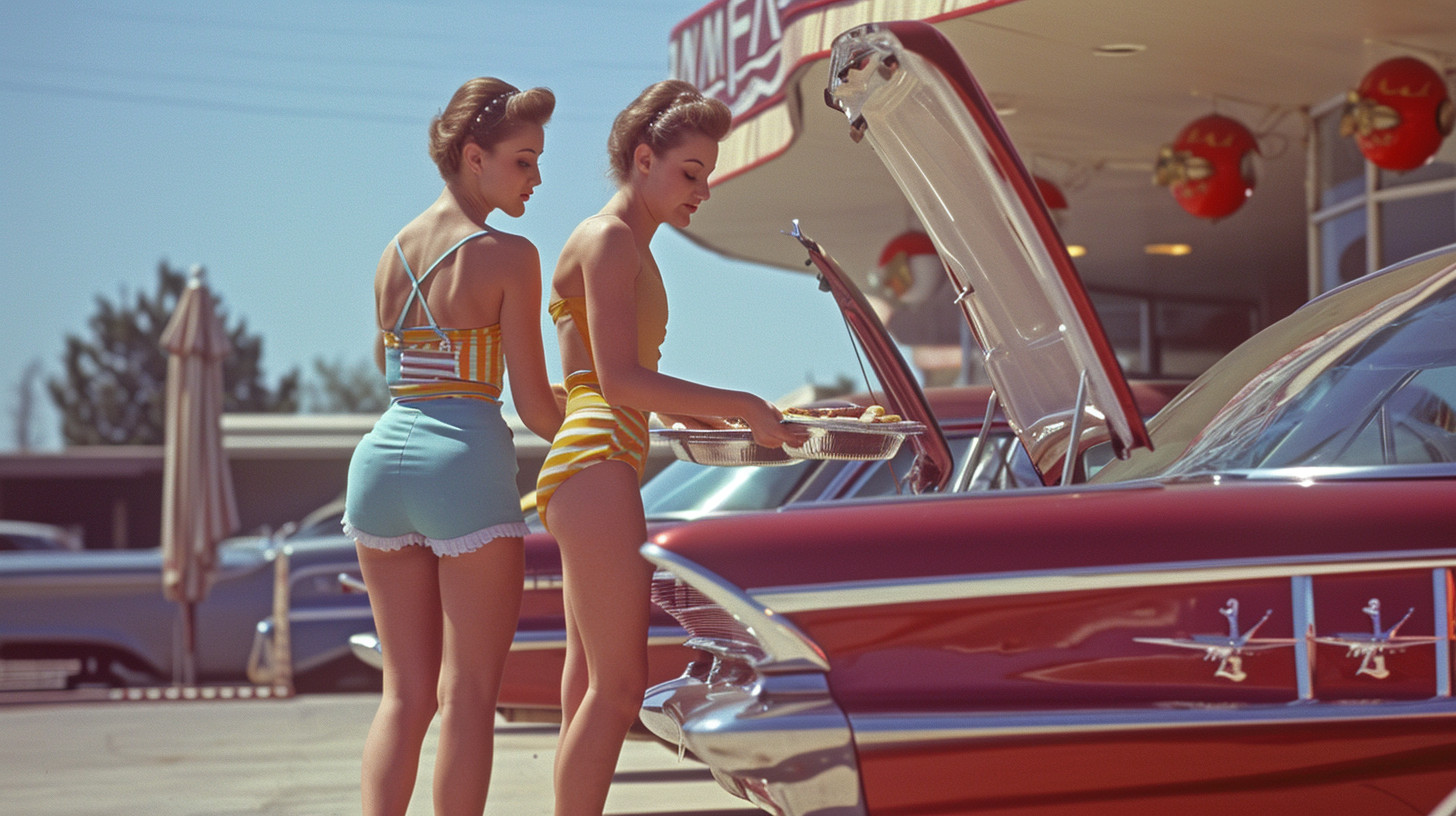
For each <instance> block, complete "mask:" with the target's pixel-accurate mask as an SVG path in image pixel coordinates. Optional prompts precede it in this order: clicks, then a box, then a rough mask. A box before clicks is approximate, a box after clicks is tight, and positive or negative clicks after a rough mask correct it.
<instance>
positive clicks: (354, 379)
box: [303, 357, 389, 414]
mask: <svg viewBox="0 0 1456 816" xmlns="http://www.w3.org/2000/svg"><path fill="white" fill-rule="evenodd" d="M303 407H304V410H305V411H308V412H310V413H315V414H380V413H383V412H384V409H386V408H388V407H389V388H388V386H386V385H385V384H384V375H383V374H380V373H379V369H378V368H375V367H374V363H373V362H371V361H369V360H365V359H359V360H355V361H354V362H353V363H352V364H348V363H345V362H344V361H343V360H342V359H336V360H325V359H324V358H322V357H316V358H314V361H313V374H312V375H311V376H310V377H309V378H308V379H306V380H304V383H303Z"/></svg>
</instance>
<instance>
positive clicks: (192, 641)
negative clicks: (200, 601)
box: [172, 601, 197, 686]
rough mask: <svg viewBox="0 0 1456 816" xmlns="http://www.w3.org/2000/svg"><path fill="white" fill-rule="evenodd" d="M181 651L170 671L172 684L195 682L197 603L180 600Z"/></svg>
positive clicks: (183, 684)
mask: <svg viewBox="0 0 1456 816" xmlns="http://www.w3.org/2000/svg"><path fill="white" fill-rule="evenodd" d="M181 651H182V653H181V655H179V656H178V660H177V665H176V667H175V668H174V669H173V671H172V684H173V685H177V686H190V685H194V684H196V682H197V605H196V604H194V603H193V602H191V601H182V650H181Z"/></svg>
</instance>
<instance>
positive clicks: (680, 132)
mask: <svg viewBox="0 0 1456 816" xmlns="http://www.w3.org/2000/svg"><path fill="white" fill-rule="evenodd" d="M732 124H733V114H732V113H730V112H729V110H728V106H727V105H724V104H723V103H722V102H719V101H718V100H716V99H710V98H708V97H705V96H703V95H702V94H701V93H700V92H699V91H698V89H697V88H695V87H693V85H692V83H689V82H684V81H682V80H680V79H664V80H663V81H661V82H657V83H654V84H652V85H649V86H647V89H646V90H644V91H643V92H642V93H641V94H639V95H638V96H637V98H636V99H634V100H632V104H630V105H628V106H627V107H626V109H625V110H623V111H622V112H621V113H619V114H617V118H616V121H614V122H612V133H611V135H610V136H608V137H607V155H608V157H609V158H610V159H611V163H612V169H611V174H612V178H614V179H615V180H616V181H617V183H618V184H624V183H626V181H627V179H628V178H630V177H631V169H632V154H633V153H635V152H636V151H637V145H640V144H645V145H647V146H648V147H650V148H652V152H653V153H655V154H657V155H659V156H660V155H662V154H663V153H664V152H665V151H668V150H671V149H672V148H674V147H677V146H678V145H680V144H682V142H683V140H684V139H686V138H687V137H688V136H689V135H690V134H693V133H701V134H703V135H704V136H707V137H708V138H710V139H712V140H713V141H715V142H716V141H722V140H723V137H724V136H727V135H728V128H729V127H731V126H732Z"/></svg>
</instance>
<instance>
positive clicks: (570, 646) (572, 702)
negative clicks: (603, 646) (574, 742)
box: [561, 591, 586, 734]
mask: <svg viewBox="0 0 1456 816" xmlns="http://www.w3.org/2000/svg"><path fill="white" fill-rule="evenodd" d="M561 604H562V607H563V609H564V611H565V613H566V660H565V662H564V663H563V664H562V667H561V733H563V734H564V733H566V731H567V730H569V729H570V728H571V718H572V717H575V716H576V710H577V709H578V708H579V707H581V698H582V697H584V696H586V659H585V657H584V656H583V655H582V651H581V635H580V633H578V632H577V631H576V620H575V619H574V618H573V617H572V614H571V598H569V597H568V596H567V595H566V593H565V592H564V591H563V592H562V593H561Z"/></svg>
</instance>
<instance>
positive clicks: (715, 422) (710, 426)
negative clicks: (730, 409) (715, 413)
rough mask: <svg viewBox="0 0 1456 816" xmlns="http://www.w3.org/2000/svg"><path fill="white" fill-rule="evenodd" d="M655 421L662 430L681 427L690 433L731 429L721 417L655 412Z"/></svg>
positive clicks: (729, 424)
mask: <svg viewBox="0 0 1456 816" xmlns="http://www.w3.org/2000/svg"><path fill="white" fill-rule="evenodd" d="M657 420H658V421H659V422H661V423H662V427H664V428H676V427H678V426H679V425H681V426H682V427H684V428H687V429H688V430H690V431H721V430H724V429H727V428H732V427H733V423H731V422H729V421H728V420H726V419H724V418H723V417H703V416H688V415H687V414H664V413H662V412H660V411H659V412H657Z"/></svg>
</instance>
